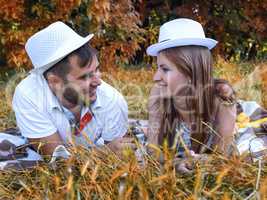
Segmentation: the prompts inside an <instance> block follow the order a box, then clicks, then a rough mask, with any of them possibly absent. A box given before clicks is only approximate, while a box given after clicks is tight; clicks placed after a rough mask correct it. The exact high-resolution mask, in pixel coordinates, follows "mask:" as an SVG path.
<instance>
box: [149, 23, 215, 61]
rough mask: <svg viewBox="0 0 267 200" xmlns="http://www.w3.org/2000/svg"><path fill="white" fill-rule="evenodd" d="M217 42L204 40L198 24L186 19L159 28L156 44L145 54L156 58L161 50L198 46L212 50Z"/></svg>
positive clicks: (202, 31) (208, 39) (201, 29)
mask: <svg viewBox="0 0 267 200" xmlns="http://www.w3.org/2000/svg"><path fill="white" fill-rule="evenodd" d="M217 43H218V42H217V41H216V40H213V39H210V38H206V37H205V33H204V30H203V28H202V26H201V24H200V23H198V22H196V21H194V20H191V19H186V18H180V19H175V20H172V21H169V22H166V23H165V24H163V25H162V26H161V27H160V31H159V39H158V43H156V44H153V45H151V46H149V47H148V48H147V54H148V55H151V56H157V54H158V52H160V51H161V50H163V49H167V48H171V47H177V46H188V45H198V46H205V47H207V48H209V49H212V48H213V47H214V46H215V45H216V44H217Z"/></svg>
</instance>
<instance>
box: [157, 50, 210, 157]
mask: <svg viewBox="0 0 267 200" xmlns="http://www.w3.org/2000/svg"><path fill="white" fill-rule="evenodd" d="M160 53H162V54H164V56H165V57H166V58H167V59H168V60H169V61H171V62H172V63H173V64H175V65H176V67H177V69H178V70H179V71H180V72H181V73H183V74H184V75H186V76H187V77H188V78H189V80H190V82H189V83H188V85H187V86H186V87H185V88H184V90H185V91H184V94H185V102H186V108H185V111H188V112H189V120H190V123H191V127H190V128H191V137H192V138H193V140H191V142H192V148H193V150H195V151H196V152H198V151H199V150H200V146H201V145H200V144H201V143H205V142H206V141H207V139H208V128H207V126H206V125H211V124H212V123H213V119H212V116H213V114H214V110H215V108H214V95H215V94H214V79H213V76H212V73H213V72H212V71H213V70H212V66H213V61H212V56H211V53H210V51H209V49H208V48H206V47H202V46H181V47H174V48H168V49H165V50H163V51H161V52H160ZM175 98H179V96H178V97H175V96H173V97H170V98H168V99H167V98H165V99H164V100H163V107H164V112H163V118H162V123H161V129H160V130H161V131H160V134H159V137H158V142H159V144H163V141H164V140H165V139H167V141H168V144H169V146H172V145H173V142H174V138H175V134H176V130H175V129H176V125H177V124H178V123H180V122H181V113H180V111H179V110H178V109H177V107H176V105H175V103H174V101H175ZM203 122H204V123H203Z"/></svg>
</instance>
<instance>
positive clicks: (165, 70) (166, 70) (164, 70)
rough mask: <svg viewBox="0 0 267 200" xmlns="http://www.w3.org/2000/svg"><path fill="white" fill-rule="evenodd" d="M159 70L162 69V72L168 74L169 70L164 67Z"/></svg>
mask: <svg viewBox="0 0 267 200" xmlns="http://www.w3.org/2000/svg"><path fill="white" fill-rule="evenodd" d="M161 69H162V71H163V72H168V71H170V69H168V68H165V67H163V68H161Z"/></svg>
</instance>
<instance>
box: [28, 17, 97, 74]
mask: <svg viewBox="0 0 267 200" xmlns="http://www.w3.org/2000/svg"><path fill="white" fill-rule="evenodd" d="M93 36H94V34H89V35H88V36H86V37H81V36H80V35H78V34H77V33H76V32H75V31H74V30H72V29H71V28H70V27H69V26H67V25H66V24H64V23H63V22H60V21H58V22H54V23H52V24H50V25H49V26H48V27H46V28H44V29H42V30H41V31H39V32H37V33H35V34H34V35H32V36H31V37H30V38H29V39H28V40H27V42H26V44H25V49H26V52H27V54H28V56H29V57H30V59H31V62H32V64H33V67H34V69H33V70H32V71H31V72H33V73H38V74H43V72H45V71H46V70H48V69H49V68H50V67H52V66H53V65H54V64H56V63H57V62H59V61H60V60H62V59H63V58H64V57H65V56H67V55H68V54H70V53H71V52H73V51H74V50H76V49H78V48H79V47H81V46H83V45H84V44H85V43H87V42H88V41H89V40H90V39H91V38H92V37H93Z"/></svg>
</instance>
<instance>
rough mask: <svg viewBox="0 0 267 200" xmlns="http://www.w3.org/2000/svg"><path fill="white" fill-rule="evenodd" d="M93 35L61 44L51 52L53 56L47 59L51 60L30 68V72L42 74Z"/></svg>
mask: <svg viewBox="0 0 267 200" xmlns="http://www.w3.org/2000/svg"><path fill="white" fill-rule="evenodd" d="M93 37H94V34H89V35H88V36H86V37H84V38H82V39H81V40H79V41H72V45H69V44H68V43H67V44H66V45H65V46H62V47H61V48H59V49H58V51H57V52H55V54H53V57H51V58H50V59H49V60H51V62H49V63H47V64H46V65H44V66H40V67H38V68H34V69H32V70H31V71H30V73H36V74H43V73H44V72H45V71H46V70H48V69H49V68H50V67H52V66H54V65H55V64H56V63H58V62H59V61H61V60H62V59H63V58H64V57H66V56H67V55H68V54H70V53H71V52H73V51H75V50H76V49H78V48H80V47H81V46H83V45H84V44H86V43H87V42H88V41H89V40H91V39H92V38H93Z"/></svg>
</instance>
